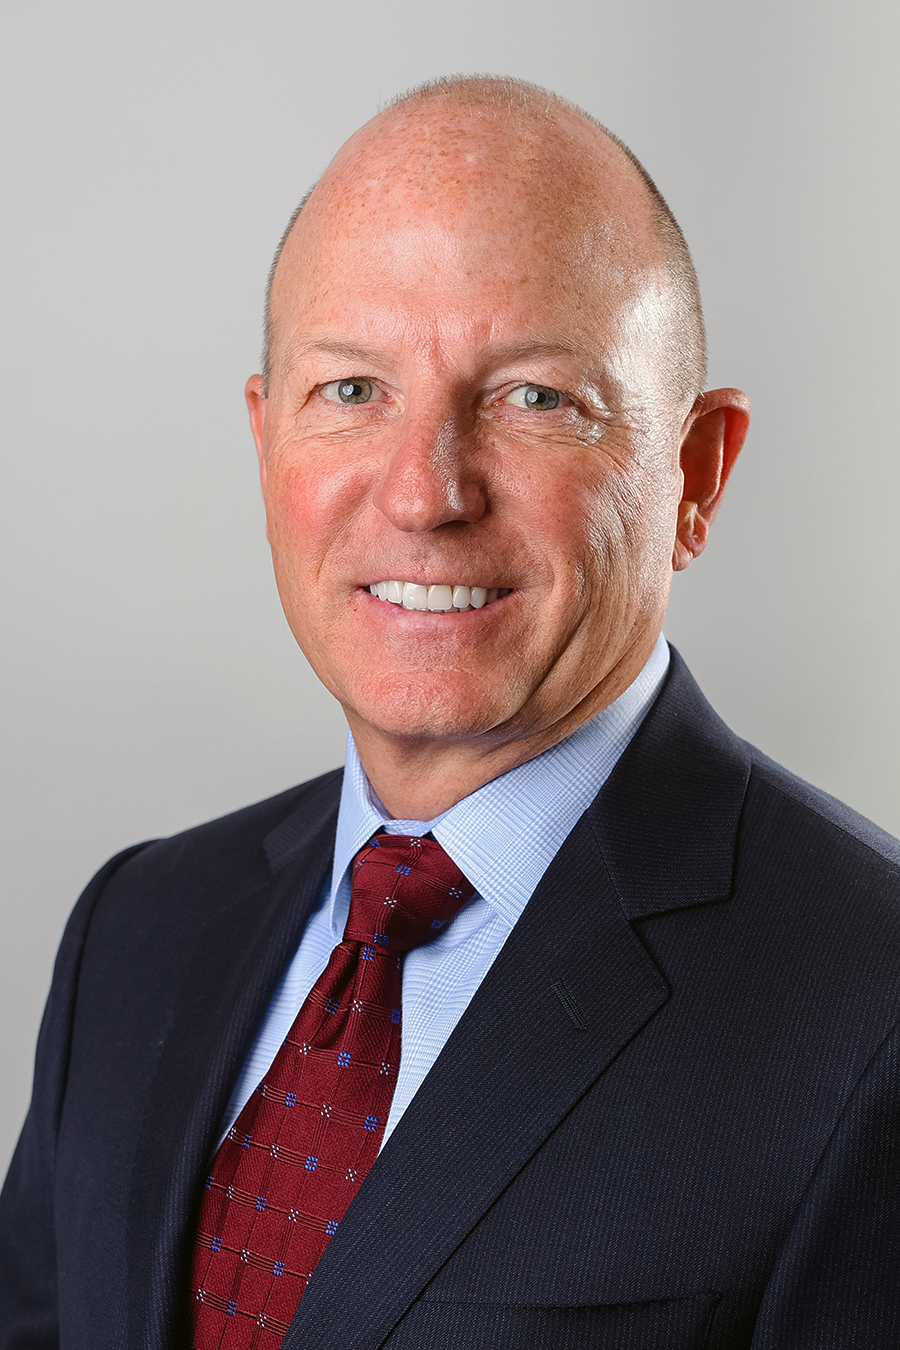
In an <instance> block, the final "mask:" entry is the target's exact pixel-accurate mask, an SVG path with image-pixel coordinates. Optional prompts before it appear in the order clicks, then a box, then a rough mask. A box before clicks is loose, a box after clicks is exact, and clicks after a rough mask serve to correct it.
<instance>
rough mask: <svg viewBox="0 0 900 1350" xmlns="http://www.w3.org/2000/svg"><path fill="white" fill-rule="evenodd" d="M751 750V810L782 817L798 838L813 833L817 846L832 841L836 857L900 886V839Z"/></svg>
mask: <svg viewBox="0 0 900 1350" xmlns="http://www.w3.org/2000/svg"><path fill="white" fill-rule="evenodd" d="M747 749H748V751H749V754H750V759H751V769H750V803H749V805H750V807H751V809H752V806H754V805H755V806H757V807H758V808H759V809H765V810H767V811H771V812H772V813H773V814H777V815H779V816H780V817H781V818H782V820H783V821H784V823H785V827H786V829H787V830H788V831H789V832H791V833H792V834H793V835H794V836H795V837H796V838H797V840H798V841H799V840H800V839H801V838H802V837H808V838H810V840H815V841H816V843H817V845H822V844H823V843H826V842H827V845H828V850H829V854H830V855H831V858H832V861H833V859H834V857H835V856H839V857H843V858H844V859H845V860H846V861H847V862H848V863H850V864H852V865H856V866H858V865H861V864H865V865H866V866H867V867H869V868H875V869H876V870H877V871H883V873H884V876H885V880H886V881H887V882H889V883H890V882H891V881H893V882H894V883H895V884H896V885H897V886H898V888H900V840H898V839H896V838H895V837H894V836H893V835H892V834H889V833H888V832H887V830H883V829H882V828H881V827H880V826H878V825H876V824H874V822H873V821H871V820H868V819H867V818H866V817H865V816H862V815H860V814H859V812H858V811H854V810H853V809H852V808H851V807H849V806H847V805H845V803H844V802H841V801H838V799H837V798H836V797H832V796H830V795H829V794H828V793H827V792H823V791H822V790H821V789H820V788H816V787H813V786H812V784H811V783H807V782H805V780H804V779H802V778H798V777H797V775H796V774H793V773H790V772H789V771H788V770H787V769H785V768H784V767H783V766H782V765H780V764H776V762H775V761H774V760H772V759H769V757H768V756H767V755H764V754H763V753H762V752H761V751H759V750H757V749H755V747H753V746H748V747H747ZM754 799H755V800H754Z"/></svg>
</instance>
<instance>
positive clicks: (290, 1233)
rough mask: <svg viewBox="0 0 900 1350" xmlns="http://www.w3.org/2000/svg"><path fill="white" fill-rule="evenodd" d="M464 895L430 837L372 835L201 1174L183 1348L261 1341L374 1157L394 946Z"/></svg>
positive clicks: (280, 1317) (289, 1311) (386, 1098)
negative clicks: (244, 1097)
mask: <svg viewBox="0 0 900 1350" xmlns="http://www.w3.org/2000/svg"><path fill="white" fill-rule="evenodd" d="M473 894H474V887H473V886H471V885H470V884H469V882H468V881H466V879H465V877H464V876H463V874H462V873H461V872H460V870H459V868H458V867H457V866H456V864H455V863H454V862H452V861H451V859H450V858H448V856H447V854H446V853H445V852H444V850H443V849H442V848H441V846H440V844H438V843H437V842H436V841H435V840H433V839H429V838H425V839H417V838H415V837H413V836H410V835H405V834H404V835H400V834H394V835H390V834H379V835H376V837H375V838H374V839H371V840H370V841H369V843H368V844H367V845H366V846H365V848H363V849H362V850H361V851H360V852H359V853H358V854H357V856H356V858H355V859H354V863H353V884H352V894H351V900H350V913H349V916H348V918H347V926H346V928H345V930H344V937H343V940H342V941H341V942H340V943H339V944H338V946H337V947H335V949H334V951H333V952H332V953H331V957H330V959H329V962H328V965H327V966H326V968H325V970H324V971H323V973H322V974H321V976H320V977H319V979H318V980H317V981H316V984H315V985H314V987H313V989H312V990H311V991H310V994H309V997H308V998H307V999H306V1001H305V1003H304V1004H303V1007H302V1008H301V1009H300V1011H299V1013H298V1014H297V1018H296V1021H295V1022H294V1025H293V1026H292V1027H291V1029H290V1031H289V1032H288V1034H287V1037H286V1038H285V1041H284V1043H283V1044H282V1046H281V1049H280V1050H279V1051H278V1054H277V1055H276V1056H275V1059H274V1061H273V1063H272V1066H271V1068H270V1069H269V1071H268V1073H267V1074H266V1076H265V1078H264V1079H263V1081H262V1082H261V1083H260V1084H259V1086H258V1087H257V1088H256V1091H255V1092H254V1093H253V1095H252V1096H251V1097H250V1100H249V1101H248V1102H247V1104H246V1106H245V1107H244V1109H243V1111H241V1113H240V1115H239V1116H238V1118H237V1120H236V1121H235V1123H234V1125H233V1126H232V1128H231V1130H229V1132H228V1136H227V1138H226V1139H225V1140H224V1141H223V1143H222V1146H221V1148H220V1149H219V1151H218V1153H217V1154H216V1157H215V1159H214V1161H213V1164H212V1168H211V1174H210V1175H209V1176H208V1177H207V1180H206V1192H205V1194H204V1198H203V1205H202V1208H201V1213H200V1224H199V1231H198V1233H197V1238H196V1242H195V1246H194V1261H193V1268H192V1272H191V1291H192V1318H193V1339H192V1342H191V1344H192V1347H193V1350H220V1347H221V1350H274V1348H275V1347H276V1346H279V1345H280V1344H281V1342H282V1340H283V1338H284V1336H285V1334H286V1332H287V1330H288V1327H289V1325H290V1322H291V1318H292V1317H293V1315H294V1313H295V1311H296V1309H297V1305H298V1303H299V1302H300V1298H301V1296H302V1294H303V1292H304V1290H305V1289H306V1286H307V1283H308V1281H309V1277H310V1275H311V1273H312V1271H313V1270H314V1269H315V1266H316V1263H317V1262H318V1260H319V1258H320V1257H321V1255H322V1252H323V1251H324V1250H325V1247H326V1245H327V1243H328V1241H329V1238H330V1237H331V1235H332V1234H333V1233H334V1232H335V1231H336V1230H337V1226H338V1224H339V1222H340V1220H341V1219H342V1218H343V1216H344V1213H345V1211H346V1209H347V1206H348V1205H349V1204H350V1201H351V1200H352V1199H353V1197H354V1195H355V1194H356V1192H357V1191H358V1189H359V1187H360V1185H361V1184H362V1180H363V1178H364V1177H365V1175H366V1173H367V1172H368V1170H369V1168H370V1167H371V1166H372V1163H373V1162H374V1161H375V1158H376V1157H377V1155H378V1150H379V1147H380V1145H381V1139H382V1135H383V1134H384V1127H385V1122H386V1120H387V1116H388V1112H389V1110H390V1105H391V1098H392V1097H393V1095H394V1087H395V1085H396V1082H397V1069H398V1065H399V1062H400V999H401V970H402V964H403V956H402V953H403V952H405V951H409V949H410V948H412V947H417V946H419V945H420V944H422V943H424V942H428V941H430V939H432V938H434V937H435V936H436V935H437V934H438V933H439V932H440V931H441V929H442V928H443V927H444V926H445V924H446V923H448V921H449V920H450V919H452V918H453V916H454V914H456V912H457V910H459V909H461V908H462V906H463V905H464V904H465V903H466V901H467V900H469V899H470V897H471V896H472V895H473Z"/></svg>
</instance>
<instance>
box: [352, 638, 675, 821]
mask: <svg viewBox="0 0 900 1350" xmlns="http://www.w3.org/2000/svg"><path fill="white" fill-rule="evenodd" d="M647 655H649V653H647V654H645V657H644V661H642V662H641V664H640V666H639V667H638V670H629V671H628V672H627V673H626V672H625V671H621V672H613V678H611V679H610V680H609V681H608V682H607V681H604V684H603V686H602V688H598V689H595V690H592V691H591V694H590V695H589V696H588V697H586V698H585V699H583V700H582V702H581V703H579V704H578V705H577V706H576V707H574V708H573V709H571V711H570V712H568V713H567V714H566V715H565V716H564V717H562V718H559V719H558V720H556V721H554V722H553V723H551V724H549V725H547V726H543V727H540V728H538V729H536V730H534V729H532V730H530V731H529V732H527V733H525V734H519V735H516V734H515V731H514V730H505V729H498V731H496V732H495V733H484V732H482V733H479V734H478V735H474V736H470V737H467V738H465V739H464V738H460V739H453V740H451V739H449V738H445V737H441V738H437V737H433V738H432V737H426V736H416V737H414V736H398V735H395V734H389V733H386V732H384V731H382V730H380V729H379V728H377V727H373V726H372V724H371V723H369V722H366V721H363V720H362V719H360V718H358V717H357V716H356V715H355V714H354V713H353V711H352V710H351V709H346V708H345V712H346V715H347V721H348V722H349V724H350V730H351V731H352V732H353V739H354V741H355V743H356V749H357V753H358V754H359V758H360V762H361V764H362V766H363V769H364V770H365V772H366V776H367V778H368V780H369V782H370V783H371V785H372V787H373V788H374V790H375V792H376V793H377V794H378V798H379V800H380V801H381V802H382V804H383V805H384V806H385V807H386V809H387V810H388V812H389V813H390V815H391V816H392V817H393V818H394V819H395V820H433V819H434V818H435V817H436V816H439V815H442V814H443V813H444V812H445V811H449V810H450V808H451V807H452V806H455V805H456V803H457V802H459V801H462V799H463V797H468V796H469V795H470V794H471V793H473V792H477V791H478V789H479V788H481V787H484V785H485V784H486V783H490V782H493V780H494V779H495V778H500V777H501V776H502V775H503V774H505V773H509V772H510V771H511V770H512V769H515V768H518V766H519V765H520V764H525V763H526V762H527V761H528V760H530V759H535V758H536V757H537V756H538V755H540V754H543V753H544V751H545V750H549V749H550V748H551V747H552V746H554V745H557V744H558V743H559V742H560V741H562V740H564V739H565V738H566V736H570V735H571V734H572V732H573V731H576V730H577V729H578V727H580V726H583V725H584V723H585V722H587V721H589V720H590V718H592V717H594V716H595V715H596V714H597V713H598V712H601V711H602V710H603V708H606V707H608V706H609V705H610V704H611V703H613V702H614V701H615V699H617V698H618V697H619V695H620V694H622V693H623V692H624V691H625V689H627V688H628V686H629V685H630V684H631V683H632V681H633V680H634V679H635V678H636V676H637V674H639V672H640V669H642V668H643V665H644V663H645V661H646V656H647ZM504 732H505V734H504Z"/></svg>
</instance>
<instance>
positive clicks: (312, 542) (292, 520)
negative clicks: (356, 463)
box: [265, 452, 351, 563]
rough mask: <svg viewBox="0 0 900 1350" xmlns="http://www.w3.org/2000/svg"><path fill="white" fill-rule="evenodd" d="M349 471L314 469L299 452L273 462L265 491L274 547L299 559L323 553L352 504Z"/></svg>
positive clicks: (341, 529)
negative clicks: (326, 471)
mask: <svg viewBox="0 0 900 1350" xmlns="http://www.w3.org/2000/svg"><path fill="white" fill-rule="evenodd" d="M347 478H348V475H347V473H346V472H343V473H341V472H337V473H335V472H334V471H333V469H332V470H330V471H329V472H328V473H324V472H319V471H317V469H316V465H315V461H314V459H313V458H312V457H310V456H308V455H304V454H302V452H301V453H298V454H296V455H293V456H291V458H290V459H288V458H286V457H283V458H280V459H277V460H273V462H272V464H271V465H270V467H269V471H268V475H267V485H266V491H265V505H266V522H267V529H268V534H269V542H270V543H271V545H272V548H273V550H276V551H278V552H280V553H282V555H287V557H286V558H285V559H284V560H285V561H289V559H290V556H291V555H292V554H293V555H294V557H295V561H296V562H298V563H300V562H301V561H303V559H304V557H305V555H306V554H307V553H309V554H310V555H312V556H315V555H321V554H323V553H324V552H326V551H327V550H328V548H329V546H330V545H332V544H334V542H335V541H336V539H337V538H338V537H339V536H340V534H341V533H342V531H343V528H345V527H346V523H347V520H348V517H349V515H350V514H351V507H350V503H349V500H348V491H347V488H348V483H347Z"/></svg>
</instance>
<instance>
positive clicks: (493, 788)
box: [220, 637, 669, 1146]
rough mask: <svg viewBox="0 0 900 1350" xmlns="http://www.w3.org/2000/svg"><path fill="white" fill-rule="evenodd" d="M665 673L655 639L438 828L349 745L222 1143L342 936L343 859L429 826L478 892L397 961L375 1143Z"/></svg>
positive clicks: (346, 865)
mask: <svg viewBox="0 0 900 1350" xmlns="http://www.w3.org/2000/svg"><path fill="white" fill-rule="evenodd" d="M668 667H669V648H668V644H667V643H666V641H665V638H663V637H660V638H659V641H658V642H657V644H656V646H655V647H654V649H653V652H652V653H651V656H650V659H649V661H648V662H647V664H646V666H645V667H644V669H643V670H642V671H641V673H640V675H639V676H638V677H637V679H636V680H635V681H634V683H633V684H631V685H630V686H629V687H628V689H626V690H625V692H624V693H623V694H621V695H620V696H619V698H617V699H616V700H615V702H614V703H612V704H610V706H609V707H608V708H604V709H603V711H602V712H600V713H598V714H597V715H596V716H595V717H593V718H592V719H591V720H590V721H589V722H587V723H585V725H584V726H582V727H579V728H578V730H577V731H575V732H573V734H572V735H571V736H568V737H567V738H566V739H565V740H564V741H561V742H560V743H559V744H558V745H555V746H553V747H552V748H551V749H550V750H547V751H546V752H545V753H544V754H542V755H538V756H537V758H535V759H532V760H529V761H528V762H527V763H525V764H522V765H520V766H519V767H518V768H517V769H513V770H512V771H511V772H510V773H507V774H504V775H503V776H502V777H501V778H497V779H494V781H493V782H491V783H487V784H486V785H485V786H484V787H483V788H480V789H479V790H478V791H477V792H473V793H472V794H471V796H469V797H465V798H464V799H463V800H462V801H461V802H459V803H458V804H457V805H456V806H454V807H453V808H452V809H451V810H450V811H448V812H446V814H445V815H443V816H441V817H439V818H438V819H437V820H436V821H411V820H392V819H390V818H389V817H388V815H387V812H386V811H385V810H384V808H383V807H382V806H381V803H380V802H378V801H377V799H376V798H375V797H374V794H373V793H372V791H371V788H370V787H369V783H368V780H367V778H366V775H365V772H364V770H363V768H362V765H361V764H360V762H359V756H358V755H357V753H356V746H355V745H354V743H353V738H352V737H348V740H347V767H346V770H345V773H344V783H343V789H342V794H341V805H340V812H339V815H338V827H337V837H336V841H335V855H334V867H333V870H332V875H331V879H330V884H329V885H328V887H327V888H326V889H325V890H324V892H323V895H322V901H321V903H320V906H319V908H318V909H317V911H316V913H315V914H313V915H312V917H311V918H310V920H309V923H308V924H307V926H306V930H305V932H304V934H303V939H302V941H301V943H300V946H299V948H298V950H297V953H296V955H295V957H294V959H293V961H292V962H291V964H290V966H289V967H288V970H287V971H286V973H285V975H284V978H283V979H282V981H281V984H280V985H279V987H278V989H277V990H276V992H275V995H274V997H273V999H272V1002H271V1004H270V1006H269V1010H268V1013H267V1016H266V1018H265V1021H264V1022H263V1025H262V1027H261V1028H260V1032H259V1035H258V1036H257V1038H256V1041H255V1043H254V1045H253V1047H252V1049H251V1051H250V1054H249V1055H248V1057H247V1060H246V1063H245V1065H244V1068H243V1070H242V1072H241V1074H240V1076H239V1078H238V1080H237V1082H236V1084H235V1088H234V1091H233V1092H232V1095H231V1099H230V1101H229V1104H228V1108H227V1111H226V1114H225V1118H224V1120H223V1122H222V1128H221V1132H220V1140H221V1139H222V1138H224V1137H225V1134H226V1133H227V1131H228V1130H229V1129H230V1127H231V1126H232V1125H233V1124H234V1121H235V1119H236V1118H237V1115H238V1112H239V1111H240V1110H241V1108H242V1107H243V1105H244V1103H245V1102H246V1101H247V1099H248V1097H249V1096H250V1094H251V1093H252V1092H253V1091H254V1089H255V1087H256V1085H257V1083H258V1082H259V1081H260V1079H261V1078H262V1076H263V1074H264V1073H265V1071H266V1069H267V1068H268V1066H269V1065H270V1064H271V1062H272V1059H273V1058H274V1056H275V1054H276V1053H277V1051H278V1048H279V1046H280V1045H281V1043H282V1041H283V1040H284V1038H285V1036H286V1035H287V1032H288V1029H289V1028H290V1026H291V1023H292V1022H293V1020H294V1018H295V1017H296V1015H297V1010H298V1009H299V1008H300V1007H301V1005H302V1003H303V1000H304V999H305V998H306V996H307V994H308V993H309V991H310V989H311V988H312V986H313V985H314V984H315V982H316V980H317V979H318V978H319V976H320V975H321V973H322V971H323V970H324V969H325V966H326V964H327V962H328V958H329V956H330V955H331V951H332V948H333V947H334V946H335V943H337V942H338V941H339V940H340V936H341V933H342V932H343V929H344V924H345V922H346V918H347V913H348V910H349V907H350V881H349V875H350V862H351V860H352V858H353V856H354V855H355V854H356V853H357V851H358V850H359V849H360V848H362V846H363V844H364V843H365V841H366V840H367V839H368V838H370V837H371V836H372V835H373V834H376V833H377V832H378V831H379V830H384V831H387V832H388V833H399V834H411V835H422V834H427V833H428V832H429V831H430V832H431V833H432V834H433V835H434V837H435V839H437V841H438V842H439V843H440V844H441V846H442V847H443V848H444V849H445V851H446V852H447V854H448V855H449V856H450V857H451V858H452V859H453V861H454V862H455V863H456V865H457V867H459V869H460V871H462V872H463V873H464V874H465V876H467V877H468V878H469V879H470V880H471V881H472V883H473V884H474V886H475V888H476V891H477V895H476V897H475V898H474V899H473V900H472V901H471V902H470V903H469V904H468V905H466V907H465V909H464V910H463V911H462V912H461V913H460V914H458V915H457V916H456V918H455V919H454V920H453V922H452V923H451V924H449V925H448V926H447V929H446V931H445V932H444V933H442V935H441V936H440V937H439V938H438V940H437V941H436V942H432V943H429V944H428V945H427V946H425V947H420V948H417V949H416V950H415V951H412V952H410V953H409V955H408V956H407V957H406V959H405V960H404V963H403V1058H402V1060H401V1064H400V1076H399V1079H398V1082H397V1088H396V1091H395V1092H394V1098H393V1101H392V1103H391V1112H390V1116H389V1117H388V1122H387V1125H386V1127H385V1131H384V1136H383V1139H382V1146H383V1145H384V1143H386V1142H387V1140H388V1139H389V1138H390V1135H391V1134H392V1132H393V1130H394V1128H395V1127H396V1125H397V1122H398V1121H399V1119H400V1118H401V1116H402V1115H403V1112H404V1111H405V1110H406V1108H407V1106H408V1105H409V1103H410V1102H411V1101H412V1098H413V1097H414V1096H415V1094H416V1092H417V1090H418V1088H419V1086H420V1084H421V1083H422V1081H423V1079H424V1078H425V1075H426V1074H427V1073H428V1071H429V1069H430V1068H431V1066H432V1064H433V1063H434V1061H435V1060H436V1059H437V1057H438V1055H439V1054H440V1052H441V1050H442V1049H443V1047H444V1044H445V1043H446V1041H447V1039H448V1038H449V1036H450V1033H451V1032H452V1031H453V1029H454V1027H455V1026H456V1024H457V1022H458V1021H459V1019H460V1017H461V1016H462V1014H463V1013H464V1012H465V1010H466V1008H467V1007H468V1005H469V1002H470V1001H471V999H472V996H473V995H474V993H475V991H476V990H477V989H478V987H479V985H480V984H481V981H482V980H483V978H484V976H485V975H486V974H487V972H488V970H489V969H490V967H491V965H492V964H493V962H494V960H495V958H496V956H497V955H498V953H499V951H500V949H501V947H502V946H503V944H504V942H505V941H506V939H507V938H508V937H509V934H510V932H511V931H512V928H513V926H514V924H515V923H516V921H517V919H518V918H519V916H520V914H521V913H522V910H523V909H524V908H525V905H526V904H527V903H528V900H529V899H530V898H531V895H532V893H533V892H534V889H535V887H536V886H537V884H538V882H539V881H540V879H541V877H542V876H543V875H544V872H545V871H546V870H547V868H548V867H549V865H550V863H551V862H552V860H553V858H554V857H555V856H556V854H557V852H558V850H559V848H560V847H561V845H562V843H563V840H564V839H565V838H566V836H567V835H568V834H569V832H570V831H571V830H572V828H573V827H574V825H575V823H576V821H577V820H578V818H579V816H581V815H582V814H583V812H584V811H585V810H586V809H587V807H588V806H589V805H590V803H591V802H592V801H593V799H594V797H595V796H596V795H597V793H598V792H599V790H600V788H601V787H602V786H603V784H604V783H605V782H606V780H607V778H608V777H609V775H610V774H611V773H612V771H613V769H614V768H615V766H616V764H617V763H618V761H619V757H620V756H621V754H622V753H623V751H624V750H625V748H626V746H627V745H628V744H629V742H630V741H631V739H632V737H633V736H634V734H635V732H636V731H637V729H638V727H639V726H640V725H641V722H642V721H643V719H644V717H645V716H646V714H647V712H648V711H649V709H650V706H651V704H652V703H653V700H654V699H655V697H656V695H657V693H658V692H659V689H660V687H661V685H662V682H663V679H664V678H665V675H666V671H667V670H668Z"/></svg>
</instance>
